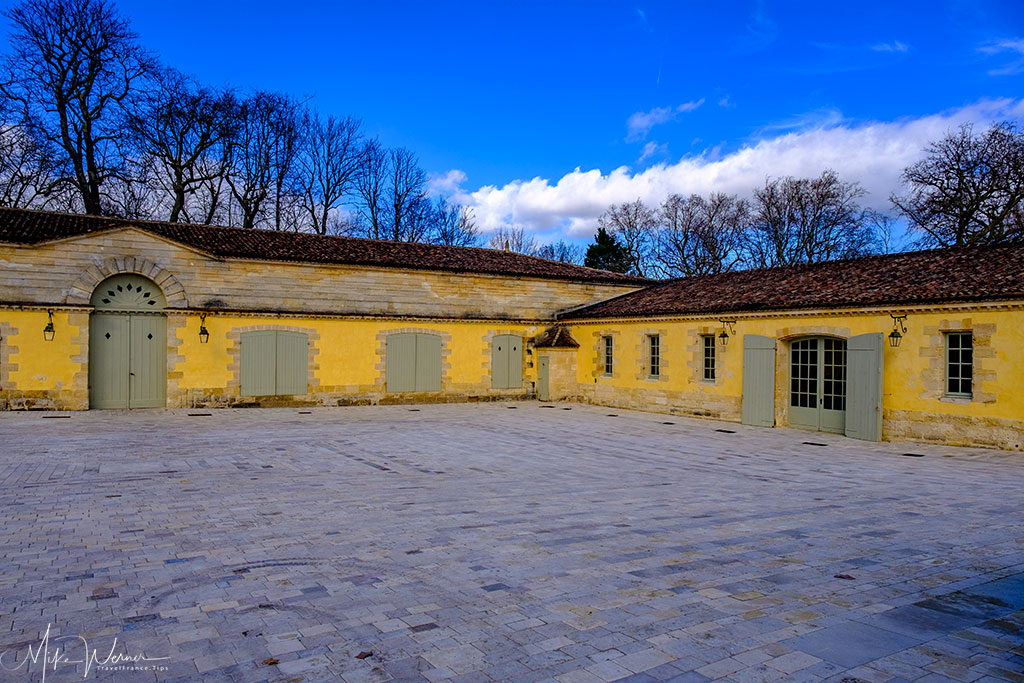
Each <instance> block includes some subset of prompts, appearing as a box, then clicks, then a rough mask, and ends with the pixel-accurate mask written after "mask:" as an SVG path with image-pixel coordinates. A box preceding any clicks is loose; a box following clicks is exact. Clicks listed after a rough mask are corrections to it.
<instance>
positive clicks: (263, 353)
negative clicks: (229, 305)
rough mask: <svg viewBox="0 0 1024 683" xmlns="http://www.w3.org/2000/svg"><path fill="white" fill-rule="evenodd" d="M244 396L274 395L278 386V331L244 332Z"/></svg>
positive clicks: (242, 357) (242, 355)
mask: <svg viewBox="0 0 1024 683" xmlns="http://www.w3.org/2000/svg"><path fill="white" fill-rule="evenodd" d="M241 364H242V368H241V372H240V375H241V381H242V396H273V395H274V393H275V392H276V387H277V332H276V331H274V330H259V331H257V332H244V333H242V353H241Z"/></svg>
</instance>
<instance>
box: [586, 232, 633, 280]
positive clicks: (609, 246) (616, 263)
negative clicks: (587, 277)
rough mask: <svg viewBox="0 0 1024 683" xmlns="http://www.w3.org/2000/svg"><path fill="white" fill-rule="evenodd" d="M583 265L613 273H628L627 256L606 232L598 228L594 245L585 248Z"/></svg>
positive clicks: (616, 241)
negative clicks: (585, 253)
mask: <svg viewBox="0 0 1024 683" xmlns="http://www.w3.org/2000/svg"><path fill="white" fill-rule="evenodd" d="M583 265H585V266H587V267H588V268H599V269H600V270H610V271H612V272H613V273H625V272H627V271H629V254H627V253H626V250H625V249H623V248H622V245H621V244H619V242H618V240H616V239H615V237H614V236H612V235H609V234H608V231H607V230H605V229H604V228H598V229H597V235H595V236H594V243H593V244H591V245H590V246H588V247H587V255H586V257H585V258H584V259H583Z"/></svg>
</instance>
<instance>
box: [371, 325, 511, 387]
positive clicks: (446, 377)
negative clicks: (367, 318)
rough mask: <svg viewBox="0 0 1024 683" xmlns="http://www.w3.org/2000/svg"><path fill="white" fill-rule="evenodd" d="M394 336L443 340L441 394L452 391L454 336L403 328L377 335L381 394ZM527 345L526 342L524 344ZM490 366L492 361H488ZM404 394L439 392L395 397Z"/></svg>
mask: <svg viewBox="0 0 1024 683" xmlns="http://www.w3.org/2000/svg"><path fill="white" fill-rule="evenodd" d="M392 334H432V335H434V336H436V337H440V338H441V392H445V391H449V390H450V389H451V381H452V362H451V355H452V335H451V334H449V333H448V332H442V331H441V330H432V329H430V328H428V327H401V328H397V329H393V330H381V331H380V332H378V333H377V364H376V365H375V366H374V369H375V370H377V377H376V378H375V379H374V386H375V387H376V388H377V389H378V390H379V391H380V392H381V393H384V388H385V386H386V384H387V367H388V337H389V336H390V335H392ZM524 343H525V342H524ZM487 353H488V359H489V358H490V347H488V349H487ZM487 363H488V366H489V365H490V360H488V361H487ZM489 378H490V375H488V381H490V379H489ZM404 393H428V394H429V393H437V392H429V391H428V392H397V393H394V395H396V396H398V395H401V394H404Z"/></svg>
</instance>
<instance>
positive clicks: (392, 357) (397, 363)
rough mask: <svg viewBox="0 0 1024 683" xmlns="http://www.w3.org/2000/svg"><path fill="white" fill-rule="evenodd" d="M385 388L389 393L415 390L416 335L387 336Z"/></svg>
mask: <svg viewBox="0 0 1024 683" xmlns="http://www.w3.org/2000/svg"><path fill="white" fill-rule="evenodd" d="M386 354H387V356H386V359H385V362H386V369H385V371H384V375H385V382H386V383H387V386H386V387H385V388H386V390H387V391H389V392H398V391H415V390H416V335H415V334H407V333H402V334H389V335H388V336H387V340H386Z"/></svg>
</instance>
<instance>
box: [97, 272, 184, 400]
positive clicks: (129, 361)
mask: <svg viewBox="0 0 1024 683" xmlns="http://www.w3.org/2000/svg"><path fill="white" fill-rule="evenodd" d="M90 303H91V304H92V305H93V306H94V307H95V310H94V312H93V314H92V315H91V316H90V318H89V407H90V408H163V407H164V406H165V405H166V402H167V319H166V318H165V317H164V314H163V310H164V308H166V307H167V299H166V298H165V297H164V294H163V292H161V291H160V288H159V287H158V286H157V285H156V283H154V282H153V281H151V280H149V279H148V278H144V277H142V276H141V275H134V274H121V275H114V276H113V277H109V278H107V279H106V280H104V281H103V282H101V283H100V284H98V285H97V286H96V289H95V290H94V291H93V293H92V298H91V299H90Z"/></svg>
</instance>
